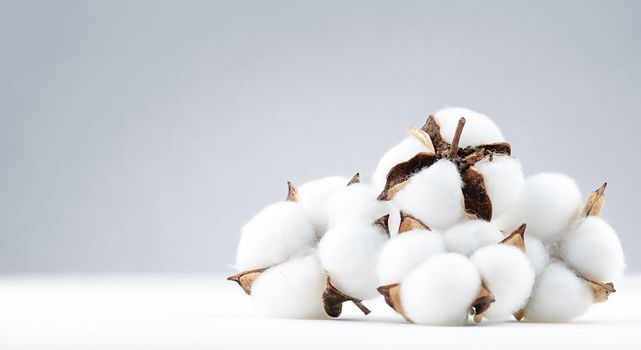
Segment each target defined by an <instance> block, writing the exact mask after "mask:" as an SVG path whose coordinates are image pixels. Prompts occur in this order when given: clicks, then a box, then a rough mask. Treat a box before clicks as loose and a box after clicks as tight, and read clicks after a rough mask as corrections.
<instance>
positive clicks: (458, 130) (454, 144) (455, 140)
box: [450, 117, 465, 159]
mask: <svg viewBox="0 0 641 350" xmlns="http://www.w3.org/2000/svg"><path fill="white" fill-rule="evenodd" d="M464 127H465V118H463V117H461V119H459V120H458V125H457V126H456V131H455V132H454V137H453V138H452V144H451V145H450V158H452V159H454V158H456V155H457V154H458V143H459V141H460V140H461V134H462V133H463V128H464Z"/></svg>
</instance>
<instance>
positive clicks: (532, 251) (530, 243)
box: [525, 234, 550, 276]
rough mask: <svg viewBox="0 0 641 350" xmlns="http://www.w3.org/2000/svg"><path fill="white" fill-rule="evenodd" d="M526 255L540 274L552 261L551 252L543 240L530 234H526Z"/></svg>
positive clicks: (535, 270)
mask: <svg viewBox="0 0 641 350" xmlns="http://www.w3.org/2000/svg"><path fill="white" fill-rule="evenodd" d="M525 256H527V258H528V260H529V261H530V264H531V265H532V267H533V268H534V272H535V273H536V275H537V276H538V275H539V274H540V273H541V272H543V269H544V268H545V266H547V264H548V262H549V261H550V252H549V250H548V248H547V247H546V246H545V245H544V244H543V242H542V241H541V240H540V239H538V238H536V237H532V236H530V235H527V234H526V235H525Z"/></svg>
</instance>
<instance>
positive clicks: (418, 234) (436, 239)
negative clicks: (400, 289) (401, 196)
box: [378, 213, 446, 285]
mask: <svg viewBox="0 0 641 350" xmlns="http://www.w3.org/2000/svg"><path fill="white" fill-rule="evenodd" d="M402 217H403V219H404V220H403V221H402V223H401V230H399V234H398V235H397V236H396V237H392V238H391V239H389V240H388V241H387V242H386V243H385V245H384V246H383V249H382V251H381V254H380V257H379V259H378V280H379V284H380V285H388V284H392V283H399V282H401V281H402V280H403V278H404V277H405V276H406V275H407V274H408V273H409V272H410V271H412V270H413V269H415V268H416V267H417V266H418V265H420V264H421V263H422V262H423V261H425V260H426V259H427V258H429V257H430V256H434V255H437V254H442V253H445V252H446V250H445V243H444V242H443V238H442V237H441V234H439V233H438V232H432V231H430V230H428V229H427V227H425V226H423V225H422V224H421V223H420V221H419V220H416V219H413V218H411V216H407V214H405V213H402ZM421 226H423V227H421Z"/></svg>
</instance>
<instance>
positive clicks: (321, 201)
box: [298, 176, 349, 236]
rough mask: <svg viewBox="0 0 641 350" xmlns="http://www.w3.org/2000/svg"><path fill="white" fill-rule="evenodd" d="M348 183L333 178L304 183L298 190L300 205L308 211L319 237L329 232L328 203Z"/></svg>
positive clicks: (336, 177) (345, 180) (338, 178)
mask: <svg viewBox="0 0 641 350" xmlns="http://www.w3.org/2000/svg"><path fill="white" fill-rule="evenodd" d="M348 182H349V179H348V178H345V177H341V176H331V177H325V178H322V179H318V180H314V181H310V182H307V183H304V184H303V185H301V186H300V187H299V188H298V204H300V206H301V207H303V209H305V211H307V214H308V215H309V217H310V218H311V220H312V222H313V223H314V227H315V229H316V233H317V234H318V235H319V236H320V235H322V234H323V233H325V231H327V212H326V210H325V205H326V204H327V201H328V200H329V198H330V197H331V196H332V195H334V193H336V192H338V191H340V190H342V189H343V188H345V186H347V183H348Z"/></svg>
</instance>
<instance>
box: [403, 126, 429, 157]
mask: <svg viewBox="0 0 641 350" xmlns="http://www.w3.org/2000/svg"><path fill="white" fill-rule="evenodd" d="M407 133H408V134H410V135H411V136H413V137H414V138H415V139H417V140H419V141H420V142H421V143H422V144H423V145H425V147H427V149H429V150H430V151H434V145H433V144H432V139H431V138H430V135H428V134H427V133H426V132H425V131H423V129H417V128H415V127H413V126H410V127H409V128H407Z"/></svg>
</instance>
